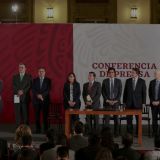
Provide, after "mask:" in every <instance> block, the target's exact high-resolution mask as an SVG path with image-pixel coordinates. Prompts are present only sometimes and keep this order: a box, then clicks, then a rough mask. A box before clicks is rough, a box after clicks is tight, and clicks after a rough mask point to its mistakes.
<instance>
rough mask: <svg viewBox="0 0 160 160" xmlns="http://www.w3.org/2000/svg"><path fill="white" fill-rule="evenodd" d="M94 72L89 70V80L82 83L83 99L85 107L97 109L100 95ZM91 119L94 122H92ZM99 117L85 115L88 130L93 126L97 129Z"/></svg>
mask: <svg viewBox="0 0 160 160" xmlns="http://www.w3.org/2000/svg"><path fill="white" fill-rule="evenodd" d="M95 78H96V74H95V73H94V72H89V74H88V80H89V82H87V83H85V84H84V85H83V100H84V103H85V107H86V109H97V108H99V107H100V96H101V84H100V83H99V82H97V81H95ZM92 120H93V121H94V123H92ZM98 121H99V118H98V116H97V115H88V116H86V122H87V125H88V128H89V130H91V129H93V128H95V129H96V130H98Z"/></svg>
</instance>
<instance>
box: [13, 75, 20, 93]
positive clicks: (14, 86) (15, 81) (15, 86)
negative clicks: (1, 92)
mask: <svg viewBox="0 0 160 160" xmlns="http://www.w3.org/2000/svg"><path fill="white" fill-rule="evenodd" d="M12 83H13V92H14V94H17V93H18V90H19V88H18V84H17V76H16V75H14V76H13V80H12Z"/></svg>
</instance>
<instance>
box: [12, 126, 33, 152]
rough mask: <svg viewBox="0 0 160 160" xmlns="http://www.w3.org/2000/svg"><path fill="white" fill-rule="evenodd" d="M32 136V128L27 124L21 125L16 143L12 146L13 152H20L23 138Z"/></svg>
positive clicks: (16, 134)
mask: <svg viewBox="0 0 160 160" xmlns="http://www.w3.org/2000/svg"><path fill="white" fill-rule="evenodd" d="M24 135H32V131H31V128H30V127H29V126H28V125H26V124H21V125H20V126H19V127H18V128H17V129H16V132H15V143H14V144H13V145H12V146H11V149H13V152H16V151H17V150H19V149H20V148H21V146H22V136H24Z"/></svg>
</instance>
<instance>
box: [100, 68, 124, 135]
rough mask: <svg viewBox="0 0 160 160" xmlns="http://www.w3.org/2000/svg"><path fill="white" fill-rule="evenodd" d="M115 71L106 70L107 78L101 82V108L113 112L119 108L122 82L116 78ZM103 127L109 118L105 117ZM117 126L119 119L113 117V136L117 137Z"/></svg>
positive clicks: (107, 124)
mask: <svg viewBox="0 0 160 160" xmlns="http://www.w3.org/2000/svg"><path fill="white" fill-rule="evenodd" d="M115 76H116V70H115V69H114V68H109V69H108V77H109V78H106V79H104V80H103V83H102V96H103V106H104V108H112V109H114V110H116V109H118V108H119V105H120V99H121V94H122V82H121V80H120V79H118V78H116V77H115ZM104 118H105V125H106V126H109V121H110V116H109V115H106V116H104ZM118 124H119V118H118V116H117V115H114V134H115V136H118V128H119V127H118Z"/></svg>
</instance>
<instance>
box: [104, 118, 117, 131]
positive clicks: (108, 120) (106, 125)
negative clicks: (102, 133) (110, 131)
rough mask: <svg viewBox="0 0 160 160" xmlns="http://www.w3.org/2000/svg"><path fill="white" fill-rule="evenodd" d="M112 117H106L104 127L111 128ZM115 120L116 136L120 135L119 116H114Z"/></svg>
mask: <svg viewBox="0 0 160 160" xmlns="http://www.w3.org/2000/svg"><path fill="white" fill-rule="evenodd" d="M110 118H111V116H110V115H105V116H104V125H105V127H109V126H110V123H109V122H110ZM113 119H114V134H118V128H119V117H118V116H117V115H114V116H113Z"/></svg>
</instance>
